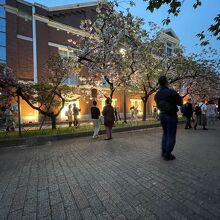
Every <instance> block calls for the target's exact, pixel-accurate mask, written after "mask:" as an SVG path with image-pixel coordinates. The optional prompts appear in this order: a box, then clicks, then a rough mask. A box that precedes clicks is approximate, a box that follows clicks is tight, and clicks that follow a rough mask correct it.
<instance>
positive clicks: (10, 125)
mask: <svg viewBox="0 0 220 220" xmlns="http://www.w3.org/2000/svg"><path fill="white" fill-rule="evenodd" d="M4 116H5V126H6V131H7V132H9V131H10V130H11V131H14V130H15V122H14V120H13V113H12V110H11V106H10V105H7V106H6V108H5V111H4Z"/></svg>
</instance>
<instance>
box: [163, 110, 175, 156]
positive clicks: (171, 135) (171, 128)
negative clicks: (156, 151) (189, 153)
mask: <svg viewBox="0 0 220 220" xmlns="http://www.w3.org/2000/svg"><path fill="white" fill-rule="evenodd" d="M160 121H161V125H162V128H163V137H162V153H163V154H164V155H167V156H169V155H170V154H171V152H172V151H173V149H174V146H175V143H176V130H177V122H178V118H177V115H168V114H166V113H161V114H160Z"/></svg>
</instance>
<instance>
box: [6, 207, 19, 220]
mask: <svg viewBox="0 0 220 220" xmlns="http://www.w3.org/2000/svg"><path fill="white" fill-rule="evenodd" d="M20 219H22V209H20V210H17V211H14V212H10V213H9V216H8V218H7V220H20Z"/></svg>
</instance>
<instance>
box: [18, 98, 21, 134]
mask: <svg viewBox="0 0 220 220" xmlns="http://www.w3.org/2000/svg"><path fill="white" fill-rule="evenodd" d="M18 133H19V137H21V108H20V96H19V95H18Z"/></svg>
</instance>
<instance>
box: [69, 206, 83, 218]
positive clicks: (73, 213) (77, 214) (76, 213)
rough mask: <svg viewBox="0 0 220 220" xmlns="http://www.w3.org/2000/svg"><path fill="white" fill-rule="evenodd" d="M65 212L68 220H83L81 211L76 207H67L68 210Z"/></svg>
mask: <svg viewBox="0 0 220 220" xmlns="http://www.w3.org/2000/svg"><path fill="white" fill-rule="evenodd" d="M65 212H66V216H67V219H68V220H73V219H74V220H75V219H76V220H81V219H82V217H81V215H80V212H79V210H78V209H77V208H75V207H71V206H70V207H67V208H66V209H65Z"/></svg>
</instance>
